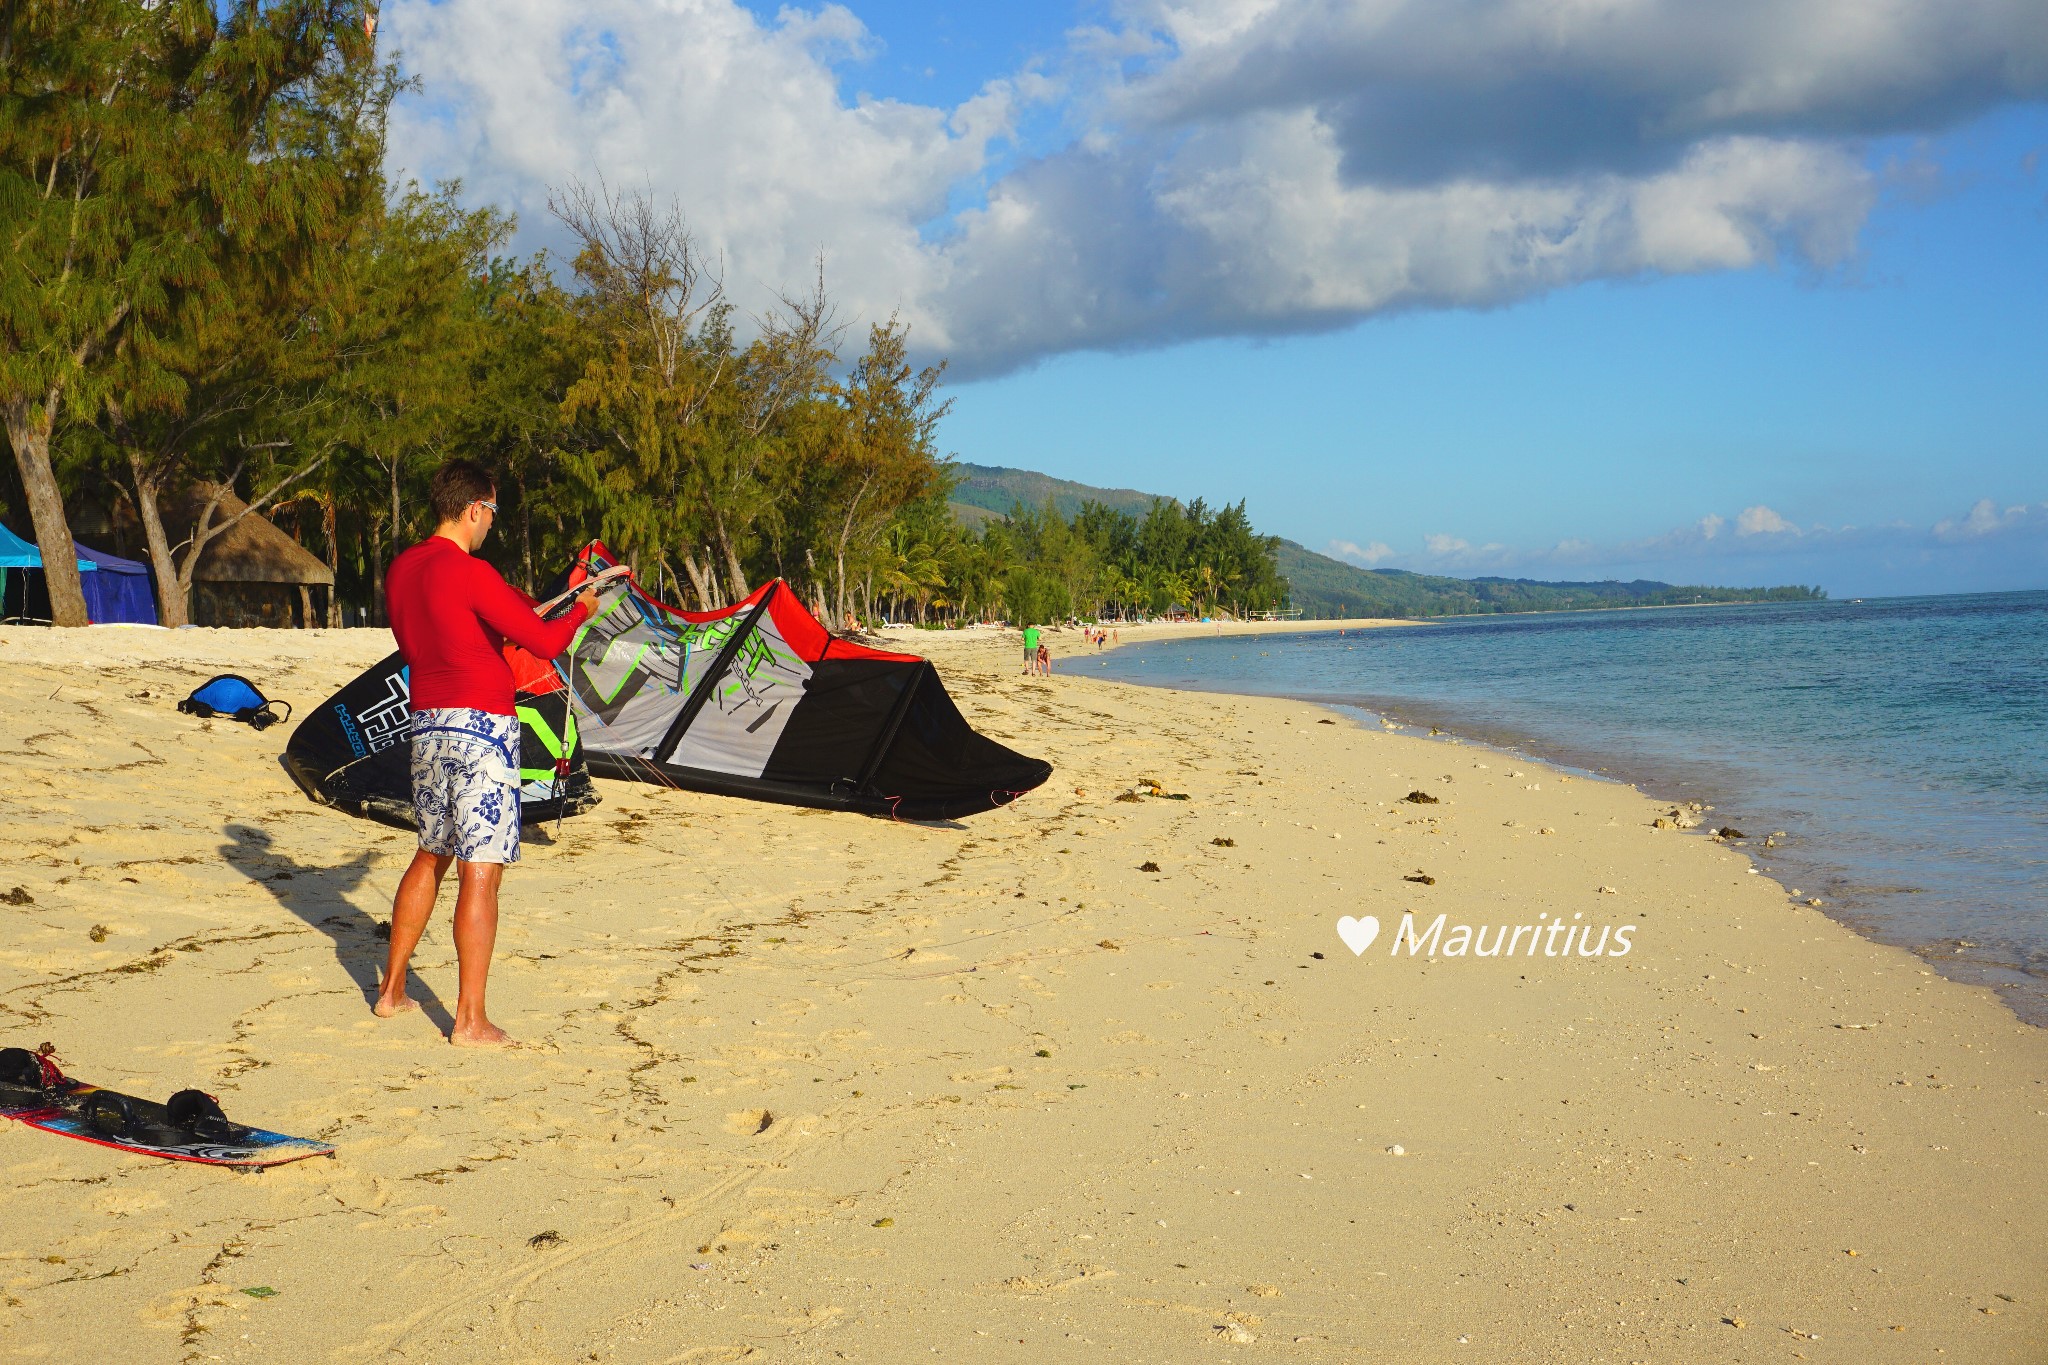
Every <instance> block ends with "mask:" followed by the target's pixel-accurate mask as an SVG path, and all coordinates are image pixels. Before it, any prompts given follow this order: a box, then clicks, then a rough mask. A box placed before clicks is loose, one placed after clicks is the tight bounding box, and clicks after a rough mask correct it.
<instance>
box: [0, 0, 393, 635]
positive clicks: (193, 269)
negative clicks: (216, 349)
mask: <svg viewBox="0 0 2048 1365" xmlns="http://www.w3.org/2000/svg"><path fill="white" fill-rule="evenodd" d="M368 52H369V48H368V40H367V38H366V36H365V35H364V33H363V27H362V9H361V5H360V3H359V0H347V2H346V3H341V2H337V0H325V2H324V3H323V2H322V0H235V2H234V3H224V4H216V3H213V0H163V2H162V3H158V4H152V5H143V4H136V3H132V0H46V2H45V3H32V4H8V5H5V6H0V230H4V235H5V240H6V242H7V254H6V256H5V257H4V258H0V419H4V425H5V428H6V432H7V437H8V442H9V444H10V446H11V447H12V449H13V452H14V456H15V461H16V465H17V468H18V469H19V472H20V475H21V480H22V485H23V488H24V491H25V493H26V494H27V499H28V502H29V504H30V512H31V515H32V518H33V520H34V522H35V529H36V539H37V541H38V543H39V544H41V545H42V547H43V550H44V555H45V560H46V562H47V563H48V564H49V566H50V567H49V585H50V592H51V598H52V604H53V606H54V608H55V612H56V615H57V618H58V620H59V622H60V623H63V624H82V623H83V621H84V602H83V599H82V597H81V596H80V594H79V591H78V583H77V575H76V573H75V572H74V571H73V570H72V569H71V567H70V564H71V557H70V554H69V548H70V532H69V525H68V521H67V519H66V516H65V514H64V509H63V506H62V503H61V499H60V497H59V489H58V487H57V482H56V477H55V470H54V465H53V459H52V450H51V445H52V441H53V439H54V437H55V434H56V431H57V428H58V425H59V423H60V422H61V421H63V420H66V419H69V420H71V421H74V422H90V421H93V420H96V419H98V418H99V417H100V416H101V415H102V414H103V412H104V411H105V409H106V405H107V404H108V403H109V402H111V401H114V400H115V399H117V398H120V399H125V400H126V403H127V405H128V407H129V408H131V409H141V408H152V407H155V408H176V407H178V406H180V405H182V404H183V403H184V402H185V399H186V396H187V392H188V388H189V378H190V376H189V374H187V373H186V372H185V367H184V366H182V365H181V360H182V359H183V358H184V357H185V356H186V355H187V354H188V352H189V349H190V348H189V345H188V344H187V343H188V341H189V334H190V332H191V330H192V328H193V326H194V325H195V320H198V319H203V318H204V317H205V316H206V315H208V314H209V313H210V309H209V308H208V307H207V303H208V301H209V300H210V299H214V298H217V297H218V291H219V290H220V289H221V288H222V286H223V284H224V282H225V274H226V272H225V271H224V262H229V261H232V262H234V263H235V265H236V268H237V269H240V270H243V271H244V272H245V273H247V274H249V275H250V276H252V278H250V279H248V280H246V281H244V283H245V284H246V285H249V286H254V287H264V286H269V285H272V284H274V283H275V282H276V280H277V279H278V278H279V277H280V276H283V275H287V274H289V273H290V272H291V271H292V270H293V269H295V268H297V266H298V265H299V264H300V263H301V262H302V261H303V260H304V258H305V256H306V254H307V253H308V252H310V251H314V250H317V245H316V244H315V243H314V241H313V240H312V233H311V227H312V225H314V224H317V223H319V222H321V221H324V220H325V219H326V218H329V217H331V216H333V215H334V214H335V213H336V212H337V211H338V209H339V207H340V205H339V190H338V178H337V177H336V176H335V175H333V174H332V173H331V172H332V170H333V167H334V164H335V163H334V161H333V158H331V157H320V156H315V157H313V158H312V159H310V160H308V159H302V158H299V157H296V156H293V155H291V152H292V151H293V150H294V148H293V147H292V146H291V145H290V144H289V143H288V142H286V141H284V140H280V139H276V138H273V137H272V136H271V135H270V134H269V133H268V132H267V131H266V130H267V129H269V128H271V127H283V126H284V125H286V124H287V123H289V111H290V110H291V109H292V108H293V107H294V103H295V101H297V100H299V99H300V98H301V97H307V98H311V99H312V100H313V101H314V102H315V103H317V96H311V95H309V93H308V92H309V88H310V87H311V86H313V85H317V84H318V80H319V77H320V75H321V73H323V72H332V71H334V70H337V69H342V68H347V67H349V66H351V65H352V64H360V63H362V62H364V61H366V60H367V57H368Z"/></svg>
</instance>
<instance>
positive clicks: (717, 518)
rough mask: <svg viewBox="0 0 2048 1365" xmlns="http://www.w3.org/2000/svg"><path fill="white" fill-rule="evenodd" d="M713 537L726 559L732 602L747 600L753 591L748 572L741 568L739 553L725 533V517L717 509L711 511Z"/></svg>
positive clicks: (726, 574)
mask: <svg viewBox="0 0 2048 1365" xmlns="http://www.w3.org/2000/svg"><path fill="white" fill-rule="evenodd" d="M711 537H712V540H713V541H714V542H716V544H717V546H718V551H719V553H720V554H721V555H722V556H723V557H724V559H725V576H726V578H727V579H728V580H729V581H730V582H731V584H732V600H733V601H735V602H739V601H743V600H745V598H746V595H747V594H748V593H750V592H752V591H753V589H752V588H750V587H748V586H747V571H746V570H745V569H742V568H741V567H740V556H739V552H738V551H737V550H735V549H734V548H733V544H732V537H731V536H729V535H727V534H726V533H725V517H724V515H723V514H722V513H721V512H719V510H718V509H717V508H715V507H714V508H712V509H711Z"/></svg>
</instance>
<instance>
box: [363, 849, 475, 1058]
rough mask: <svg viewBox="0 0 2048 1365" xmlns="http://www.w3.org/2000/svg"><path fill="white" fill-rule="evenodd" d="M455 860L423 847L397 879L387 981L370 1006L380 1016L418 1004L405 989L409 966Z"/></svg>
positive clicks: (386, 958) (392, 902)
mask: <svg viewBox="0 0 2048 1365" xmlns="http://www.w3.org/2000/svg"><path fill="white" fill-rule="evenodd" d="M454 861H455V860H454V859H453V858H449V857H445V856H443V855H441V854H437V853H429V852H427V851H426V850H425V849H420V850H419V851H418V852H416V853H414V854H413V856H412V866H410V867H408V868H406V869H405V875H404V876H403V877H400V878H399V879H398V894H397V895H396V896H394V897H392V899H391V949H390V951H389V952H388V953H386V954H385V957H384V982H383V984H382V985H380V986H379V987H378V988H377V1003H376V1004H374V1005H372V1006H371V1007H370V1010H371V1013H373V1014H375V1015H376V1016H377V1017H378V1018H379V1019H389V1018H390V1017H391V1016H392V1015H394V1014H402V1013H404V1012H405V1011H406V1010H415V1009H418V1008H419V1006H418V1005H417V1004H415V1003H414V1002H413V1001H412V999H411V998H410V997H409V996H407V995H406V993H405V973H406V968H407V966H408V965H409V964H410V963H411V962H412V950H413V949H414V948H417V947H418V946H419V942H420V935H421V934H423V933H425V932H426V928H427V921H428V920H429V919H432V918H433V915H434V899H435V897H437V896H439V895H440V894H441V878H442V877H444V876H446V875H447V873H448V864H450V863H452V862H454Z"/></svg>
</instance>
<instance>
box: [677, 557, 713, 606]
mask: <svg viewBox="0 0 2048 1365" xmlns="http://www.w3.org/2000/svg"><path fill="white" fill-rule="evenodd" d="M683 572H684V573H686V574H688V575H689V576H690V587H691V588H692V589H693V590H695V592H696V594H697V610H699V611H715V610H717V608H715V607H713V606H712V605H711V584H710V581H709V576H708V575H707V574H706V573H705V572H704V566H703V565H701V564H699V563H698V562H697V556H696V555H695V554H694V553H693V552H691V551H689V550H685V551H683Z"/></svg>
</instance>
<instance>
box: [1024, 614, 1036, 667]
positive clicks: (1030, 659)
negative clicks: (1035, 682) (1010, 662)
mask: <svg viewBox="0 0 2048 1365" xmlns="http://www.w3.org/2000/svg"><path fill="white" fill-rule="evenodd" d="M1037 671H1038V627H1037V626H1026V627H1024V675H1025V676H1026V677H1029V676H1030V675H1032V674H1033V673H1036V672H1037Z"/></svg>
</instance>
